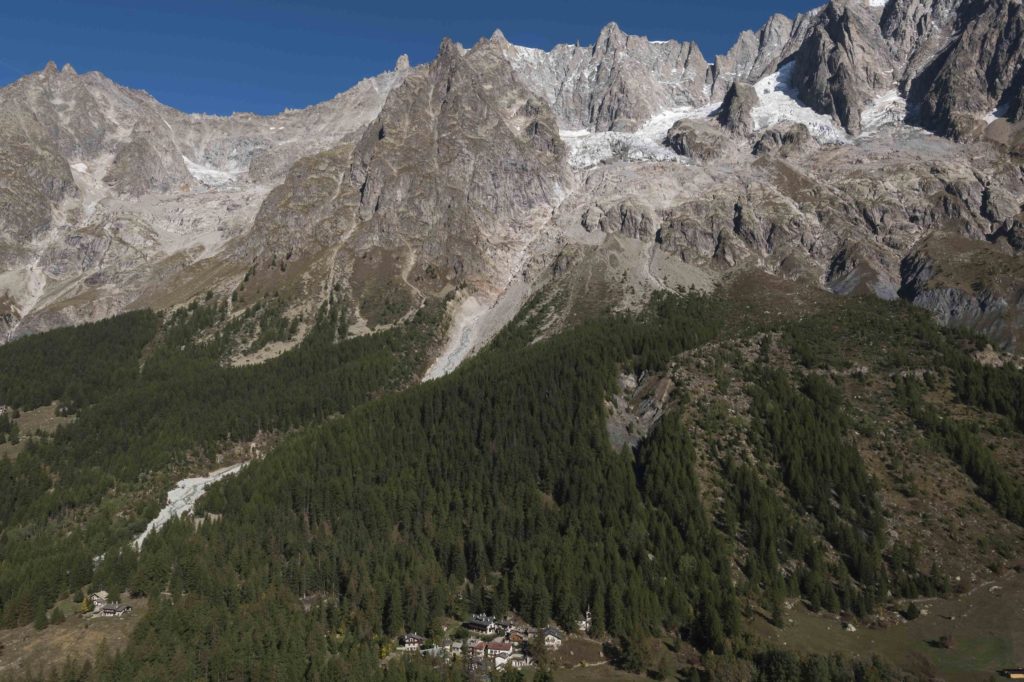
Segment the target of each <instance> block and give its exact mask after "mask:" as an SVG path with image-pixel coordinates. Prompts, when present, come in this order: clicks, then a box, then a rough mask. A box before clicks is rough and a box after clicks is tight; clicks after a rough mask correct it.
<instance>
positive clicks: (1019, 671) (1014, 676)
mask: <svg viewBox="0 0 1024 682" xmlns="http://www.w3.org/2000/svg"><path fill="white" fill-rule="evenodd" d="M999 673H1000V674H1001V675H1002V676H1003V677H1008V678H1009V679H1011V680H1024V668H1007V669H1006V670H1000V671H999Z"/></svg>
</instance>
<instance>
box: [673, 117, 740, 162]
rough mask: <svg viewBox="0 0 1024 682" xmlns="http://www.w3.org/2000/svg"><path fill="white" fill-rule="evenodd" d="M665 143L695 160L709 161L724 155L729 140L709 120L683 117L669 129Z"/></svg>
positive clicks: (727, 148) (678, 152)
mask: <svg viewBox="0 0 1024 682" xmlns="http://www.w3.org/2000/svg"><path fill="white" fill-rule="evenodd" d="M665 144H667V145H668V146H669V147H671V148H672V149H673V150H675V152H676V153H677V154H682V155H683V156H688V157H690V158H691V159H693V160H695V161H711V160H714V159H717V158H720V157H722V156H723V155H725V153H726V152H727V151H728V150H729V147H730V144H731V141H730V139H729V136H728V134H726V133H725V132H724V131H723V130H722V129H721V128H720V127H719V126H717V125H715V124H714V123H711V122H710V121H700V120H694V119H688V118H684V119H682V120H679V121H676V123H675V124H674V125H673V126H672V127H671V128H670V129H669V131H668V136H667V137H666V138H665Z"/></svg>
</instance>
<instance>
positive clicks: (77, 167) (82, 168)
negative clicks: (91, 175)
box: [71, 161, 89, 173]
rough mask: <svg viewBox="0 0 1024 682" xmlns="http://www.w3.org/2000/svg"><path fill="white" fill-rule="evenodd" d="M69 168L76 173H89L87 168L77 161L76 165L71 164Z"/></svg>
mask: <svg viewBox="0 0 1024 682" xmlns="http://www.w3.org/2000/svg"><path fill="white" fill-rule="evenodd" d="M71 167H72V168H73V169H74V170H76V171H78V172H79V173H87V172H88V171H89V167H88V166H86V165H85V164H84V163H82V162H81V161H79V162H78V163H73V164H71Z"/></svg>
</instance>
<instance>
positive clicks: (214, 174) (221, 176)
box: [181, 154, 243, 187]
mask: <svg viewBox="0 0 1024 682" xmlns="http://www.w3.org/2000/svg"><path fill="white" fill-rule="evenodd" d="M181 160H182V161H184V162H185V168H186V169H188V172H189V175H191V176H192V177H193V178H195V179H196V180H198V181H199V182H201V183H203V184H204V185H207V186H209V187H220V186H222V185H228V184H231V183H233V182H235V181H236V180H237V179H238V176H239V175H241V174H242V173H243V171H240V170H230V171H227V170H221V169H219V168H214V167H212V166H203V165H201V164H198V163H196V162H195V161H193V160H192V159H190V158H188V157H187V156H185V155H184V154H183V155H182V157H181Z"/></svg>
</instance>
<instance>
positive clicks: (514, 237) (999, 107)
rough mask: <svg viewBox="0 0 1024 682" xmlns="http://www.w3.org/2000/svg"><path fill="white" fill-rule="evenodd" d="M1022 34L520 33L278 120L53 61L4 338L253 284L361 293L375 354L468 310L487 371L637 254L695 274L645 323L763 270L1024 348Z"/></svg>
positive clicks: (868, 13) (20, 109)
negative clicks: (709, 55)
mask: <svg viewBox="0 0 1024 682" xmlns="http://www.w3.org/2000/svg"><path fill="white" fill-rule="evenodd" d="M1020 14H1021V9H1020V5H1019V3H1017V2H1015V1H1014V0H998V1H991V2H987V1H977V2H976V1H974V0H943V1H941V2H931V3H929V2H922V1H921V0H890V1H889V2H885V3H881V2H878V1H877V0H834V1H833V2H829V3H828V4H826V5H825V6H823V7H821V8H818V9H815V10H812V11H810V12H807V13H805V14H801V15H799V16H797V17H795V18H793V19H790V18H787V17H784V16H781V15H775V16H773V17H771V19H770V20H769V21H768V22H767V23H766V24H765V25H764V26H763V27H762V28H761V29H759V30H758V31H746V32H744V33H742V34H741V36H740V37H739V39H738V41H737V43H736V44H735V45H734V46H733V47H732V48H731V49H730V50H729V51H728V52H727V53H726V54H724V55H719V56H717V57H715V59H714V60H713V63H712V60H708V59H706V58H705V56H704V55H702V54H701V52H700V49H699V47H698V46H697V45H696V44H694V43H692V42H679V41H676V40H663V41H651V40H648V39H647V38H644V37H640V36H632V35H628V34H626V33H624V32H623V31H622V30H621V29H620V28H619V27H618V26H617V25H616V24H614V23H613V24H609V25H608V26H606V27H605V29H604V30H602V31H601V33H600V35H599V36H598V37H597V40H596V41H595V43H594V44H593V45H591V46H580V45H558V46H555V47H554V48H552V49H551V50H547V51H545V50H541V49H536V48H527V47H521V46H517V45H514V44H512V43H510V42H509V41H508V40H506V38H505V36H504V35H502V34H501V32H500V31H496V32H495V33H494V35H492V36H491V37H490V38H486V39H481V40H480V41H479V42H478V43H477V44H476V45H474V46H472V47H471V48H468V49H467V48H465V47H463V46H461V45H458V44H456V43H453V42H452V41H450V40H445V41H444V42H443V43H442V45H441V48H440V50H439V53H438V55H437V57H436V58H435V59H434V60H433V61H432V62H430V63H428V64H422V65H417V66H412V65H410V64H409V60H408V59H407V58H405V57H402V58H399V59H398V60H397V62H396V65H395V68H394V69H393V70H392V71H389V72H386V73H384V74H381V75H379V76H375V77H373V78H369V79H367V80H365V81H362V82H360V83H359V84H358V85H356V86H355V87H353V88H351V89H350V90H348V91H346V92H344V93H341V94H339V95H338V96H337V97H335V98H334V99H332V100H330V101H328V102H324V103H322V104H318V105H315V106H312V107H309V108H307V109H303V110H298V111H287V112H284V113H282V114H280V115H277V116H269V117H260V116H254V115H250V114H236V115H232V116H227V117H216V116H205V115H190V114H184V113H181V112H178V111H175V110H173V109H171V108H169V107H166V106H164V105H162V104H160V103H158V102H156V101H155V100H153V98H152V97H150V96H149V95H148V94H146V93H145V92H141V91H135V90H130V89H127V88H123V87H120V86H118V85H116V84H114V83H112V82H111V81H109V80H108V79H106V78H105V77H103V76H102V75H101V74H98V73H88V74H84V75H79V74H77V73H76V72H75V71H74V69H73V68H71V67H70V66H67V67H65V68H63V69H59V70H58V69H57V68H56V66H54V65H49V66H47V68H46V69H44V70H43V71H41V72H39V73H36V74H31V75H28V76H25V77H24V78H21V79H20V80H18V81H17V82H15V83H13V84H11V85H9V86H7V87H6V88H3V89H0V121H3V123H4V125H3V136H4V140H3V141H4V144H3V145H2V146H3V152H2V153H0V175H2V176H3V178H4V183H3V189H2V190H0V191H2V192H3V194H2V195H0V205H2V206H3V210H2V211H0V221H2V222H0V240H2V245H3V248H2V249H0V254H2V255H0V261H2V262H0V268H2V271H3V277H2V279H0V324H2V325H3V334H2V338H3V340H5V341H6V340H9V339H12V338H16V337H20V336H23V335H25V334H29V333H32V332H33V331H39V330H44V329H49V328H53V327H57V326H62V325H66V324H71V323H75V322H81V321H90V320H96V319H100V318H103V317H106V316H109V315H111V314H114V313H117V312H122V311H125V310H131V309H141V308H154V309H169V308H173V307H175V306H178V305H182V304H186V303H188V302H189V301H191V300H194V299H196V298H197V297H201V296H203V295H205V293H206V292H207V291H211V290H212V291H214V292H215V294H216V295H217V296H218V297H221V298H226V297H228V296H230V295H231V294H232V292H235V291H236V290H237V289H238V287H239V286H240V283H241V282H242V279H243V277H246V276H247V274H248V273H249V272H250V270H251V269H252V267H253V266H254V265H255V266H257V268H258V270H259V273H260V274H259V276H258V277H257V283H256V285H255V286H254V287H253V288H251V289H250V291H249V294H248V295H247V296H246V297H243V298H242V299H241V300H240V301H239V302H240V303H241V307H248V306H250V305H252V304H253V303H254V302H256V301H257V300H259V299H260V298H261V297H263V296H269V295H275V294H276V295H279V296H280V297H281V298H282V301H283V303H284V305H285V307H286V308H288V309H289V310H290V311H291V312H292V313H294V315H296V316H297V315H300V314H302V315H305V316H306V317H307V318H309V317H312V316H313V315H315V313H316V310H317V309H318V307H319V306H320V304H321V303H323V302H324V301H326V300H327V298H328V297H329V295H330V294H331V292H334V291H335V290H336V289H335V287H339V288H340V290H341V291H342V292H343V293H344V295H346V296H348V297H349V312H350V314H351V315H352V316H354V317H356V318H357V319H358V320H359V321H361V323H362V325H363V327H365V329H367V330H369V329H375V328H377V327H380V326H381V325H390V324H393V323H394V322H395V321H397V320H400V319H402V318H403V317H404V316H407V315H409V314H412V311H414V310H415V309H417V308H418V307H419V306H420V305H422V304H423V303H424V302H425V301H426V300H427V299H431V300H440V299H443V298H444V297H445V296H446V295H447V294H448V293H450V292H451V291H453V290H455V289H460V290H461V292H462V293H461V294H460V296H459V298H458V299H457V300H455V301H453V302H452V303H451V305H452V307H453V308H457V309H458V310H457V311H456V313H457V314H456V315H454V317H453V322H454V327H455V328H454V329H452V330H451V336H452V344H453V347H454V346H456V345H459V342H458V341H457V340H456V338H457V337H460V336H461V335H462V332H463V331H465V330H466V329H468V330H470V331H471V334H470V338H469V339H468V346H469V348H468V349H466V350H468V351H475V350H477V349H479V348H480V347H481V346H482V345H483V344H484V343H486V341H487V340H488V339H489V338H490V337H491V336H493V334H494V333H495V332H496V331H497V329H499V328H500V327H501V326H502V325H503V324H504V323H506V322H508V320H510V319H511V318H512V316H514V314H515V312H516V310H517V309H518V306H520V305H521V304H522V303H523V302H524V301H525V300H527V299H528V298H529V297H530V295H532V294H533V293H535V292H537V291H539V290H540V289H541V288H543V287H544V286H545V285H546V283H547V281H548V279H549V274H550V273H549V269H550V268H551V267H552V266H553V265H555V264H556V263H559V262H562V263H566V262H568V263H572V262H573V260H574V259H573V258H572V256H573V255H574V254H578V253H585V254H591V255H593V257H595V258H600V259H604V260H608V258H609V255H608V253H607V249H606V248H602V247H606V246H607V244H606V242H607V241H608V240H607V237H608V236H609V234H615V235H621V236H624V237H626V238H628V239H631V240H635V241H636V242H639V243H640V245H639V248H632V249H631V253H632V254H633V255H629V256H626V257H625V260H626V263H625V265H626V267H627V268H630V267H632V268H643V267H644V261H645V260H646V261H647V262H652V258H653V260H661V261H665V264H664V265H663V266H660V268H661V269H662V270H665V269H668V270H670V271H671V272H672V273H675V274H674V276H673V277H669V278H668V279H666V278H665V277H664V276H661V275H658V274H655V275H654V276H649V277H641V278H640V281H638V282H636V283H635V286H634V288H637V287H639V288H641V289H642V290H643V291H642V292H641V293H642V295H641V298H642V297H643V296H644V295H649V293H650V291H651V290H654V289H660V288H669V289H671V288H672V287H673V286H674V284H670V283H669V280H672V281H674V282H679V280H683V281H682V283H683V284H686V285H688V284H692V283H696V282H706V281H713V280H715V279H716V278H718V277H720V276H722V275H723V274H726V273H729V272H732V271H737V270H745V269H750V268H755V269H760V270H763V271H766V272H770V273H772V274H776V275H781V276H783V277H787V278H790V279H800V280H804V281H807V282H813V283H816V284H817V285H818V286H822V287H824V288H826V289H829V290H831V291H834V292H836V293H841V294H847V293H851V292H861V291H867V292H871V293H874V294H875V295H878V296H880V297H882V298H887V299H888V298H896V297H902V298H905V299H907V300H911V301H912V302H914V303H916V304H918V305H920V306H922V307H925V308H926V309H929V310H931V311H932V312H933V313H934V314H935V315H936V316H937V317H938V318H939V319H940V320H942V321H943V322H944V323H948V324H960V325H963V326H967V327H970V328H972V329H975V330H979V331H982V332H983V333H985V334H987V335H988V336H989V337H990V338H992V339H993V341H994V342H995V343H996V344H997V345H999V346H1001V347H1003V348H1007V349H1013V348H1016V347H1018V345H1019V343H1020V334H1021V330H1020V327H1019V323H1018V320H1019V319H1021V317H1020V315H1019V314H1018V312H1019V311H1018V308H1019V304H1020V296H1021V293H1022V292H1021V290H1020V287H1019V280H1020V278H1019V274H1020V272H1019V270H1020V268H1019V263H1018V260H1019V259H1017V258H1016V255H1017V254H1018V253H1019V251H1020V249H1021V246H1022V244H1024V238H1022V236H1021V230H1022V228H1021V227H1020V223H1021V221H1020V214H1021V205H1020V200H1019V197H1020V196H1021V192H1022V187H1021V181H1020V177H1019V173H1017V172H1016V166H1017V162H1016V159H1018V158H1019V152H1020V125H1019V118H1020V116H1021V111H1022V110H1024V109H1022V105H1021V103H1020V102H1021V97H1022V94H1021V84H1022V82H1024V77H1022V75H1021V74H1022V71H1021V61H1022V53H1021V48H1020V46H1021V44H1022V43H1021V40H1020V39H1019V38H1020V35H1019V34H1020V28H1021V26H1022V25H1024V24H1022V17H1021V16H1020ZM599 237H600V238H599ZM965 251H969V252H972V253H973V254H975V257H974V258H973V259H966V258H964V257H963V255H962V252H965ZM652 252H653V253H652ZM595 254H596V255H595ZM577 260H578V259H577ZM968 260H970V262H968ZM282 261H283V262H282ZM978 261H983V262H984V264H982V263H979V262H978ZM569 270H570V274H572V275H574V276H578V277H582V275H580V273H579V272H578V270H575V269H573V268H569ZM680 272H682V273H683V274H680ZM592 274H593V273H592ZM619 274H621V273H619ZM663 274H665V273H662V275H663ZM616 276H617V275H616V274H614V273H612V272H605V273H603V274H602V277H601V279H602V280H603V281H609V280H611V281H614V278H615V277H616ZM253 289H255V290H253ZM499 302H501V304H500V305H499ZM621 302H622V301H615V302H613V305H614V304H618V303H621ZM467 318H471V319H470V320H467ZM460 324H462V327H460V326H459V325H460ZM463 345H467V344H463ZM450 350H451V349H450ZM464 354H465V353H463V355H464ZM457 359H461V358H457ZM447 364H457V362H454V363H447Z"/></svg>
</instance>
